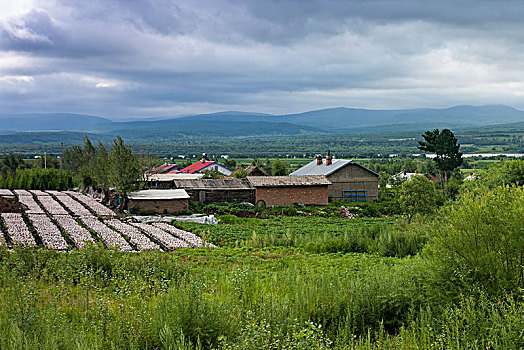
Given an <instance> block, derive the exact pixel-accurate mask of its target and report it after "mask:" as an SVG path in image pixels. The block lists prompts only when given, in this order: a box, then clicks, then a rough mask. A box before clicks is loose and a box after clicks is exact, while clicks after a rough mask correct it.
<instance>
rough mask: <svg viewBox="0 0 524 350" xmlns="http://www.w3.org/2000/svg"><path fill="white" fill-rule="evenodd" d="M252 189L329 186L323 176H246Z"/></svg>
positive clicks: (329, 183)
mask: <svg viewBox="0 0 524 350" xmlns="http://www.w3.org/2000/svg"><path fill="white" fill-rule="evenodd" d="M246 179H248V180H249V182H250V183H251V184H252V185H253V187H280V186H320V185H331V182H330V181H329V180H328V179H327V178H326V177H325V176H324V175H303V176H248V177H247V178H246Z"/></svg>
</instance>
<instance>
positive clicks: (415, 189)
mask: <svg viewBox="0 0 524 350" xmlns="http://www.w3.org/2000/svg"><path fill="white" fill-rule="evenodd" d="M399 202H400V206H401V208H402V211H403V212H404V213H405V214H406V215H407V217H408V221H411V219H412V218H413V216H414V215H415V214H430V213H432V212H433V211H434V210H435V208H436V203H437V193H436V191H435V187H434V186H433V183H432V182H431V181H429V180H428V179H427V178H426V177H425V176H422V175H415V176H412V177H411V180H409V181H404V183H402V186H400V200H399Z"/></svg>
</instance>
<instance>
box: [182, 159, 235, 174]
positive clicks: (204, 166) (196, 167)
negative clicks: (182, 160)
mask: <svg viewBox="0 0 524 350" xmlns="http://www.w3.org/2000/svg"><path fill="white" fill-rule="evenodd" d="M206 170H207V171H216V172H219V173H220V174H222V175H225V176H229V175H231V173H233V171H232V170H230V169H228V168H226V167H225V166H223V165H222V164H219V163H217V162H213V161H210V160H206V159H205V158H202V159H201V160H199V161H198V162H196V163H193V164H191V165H190V166H188V167H186V168H184V169H182V170H180V171H178V173H179V174H180V173H186V174H195V173H202V172H204V171H206Z"/></svg>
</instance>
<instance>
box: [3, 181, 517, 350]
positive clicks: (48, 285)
mask: <svg viewBox="0 0 524 350" xmlns="http://www.w3.org/2000/svg"><path fill="white" fill-rule="evenodd" d="M523 196H524V191H523V190H522V189H519V188H513V189H512V188H499V189H496V190H493V191H488V190H484V191H482V192H479V194H471V195H468V196H464V198H461V199H460V200H459V202H457V203H454V204H451V203H450V204H449V205H448V207H446V208H444V209H443V210H442V211H441V212H439V213H438V214H437V215H438V216H435V217H418V218H415V220H414V221H413V222H412V223H411V224H408V223H406V222H405V221H404V220H403V219H402V218H387V217H386V218H382V217H377V218H365V217H361V218H356V219H337V218H335V217H332V216H329V215H328V216H326V217H323V216H322V215H321V214H320V213H318V212H317V213H315V215H311V216H307V215H301V216H286V215H281V216H274V215H271V216H268V217H267V218H264V219H260V218H237V217H234V216H232V215H223V216H219V219H220V220H221V223H220V224H218V225H216V226H204V225H198V224H188V223H184V224H182V223H177V224H176V225H178V226H181V227H184V228H185V229H188V230H191V231H192V232H194V233H197V234H201V235H204V236H208V237H209V238H210V239H211V240H212V241H214V242H215V243H217V244H219V245H220V246H221V247H219V248H215V249H212V248H196V249H189V248H185V249H178V250H176V251H173V252H169V253H165V252H159V251H151V252H143V253H125V252H118V251H114V250H109V249H106V248H103V247H99V246H90V247H88V248H87V249H83V250H72V251H69V252H67V253H60V252H56V251H52V250H47V249H44V248H17V249H14V250H8V249H7V248H6V247H5V245H4V246H0V329H1V330H2V331H1V332H0V348H1V349H250V350H251V349H252V350H255V349H303V350H305V349H396V348H398V349H435V348H436V349H448V348H453V349H486V348H492V349H518V348H522V347H523V346H524V335H523V334H522V329H524V316H523V315H524V313H523V311H524V303H523V302H522V297H523V295H524V294H523V293H522V290H523V289H522V287H523V286H524V281H523V280H522V278H521V277H519V276H521V273H522V271H521V270H522V268H521V265H520V267H519V263H518V261H519V259H521V257H522V249H523V244H522V239H521V234H522V232H521V231H522V225H524V222H523V217H524V215H522V214H523V213H522V210H523V209H522V200H523V199H524V197H523ZM473 233H474V234H473ZM501 233H502V234H503V236H504V239H500V236H499V235H500V234H501ZM475 242H476V243H475ZM493 276H497V278H494V277H493Z"/></svg>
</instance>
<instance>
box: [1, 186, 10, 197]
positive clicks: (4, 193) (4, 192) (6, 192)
mask: <svg viewBox="0 0 524 350" xmlns="http://www.w3.org/2000/svg"><path fill="white" fill-rule="evenodd" d="M12 195H13V192H11V190H8V189H6V188H0V196H12Z"/></svg>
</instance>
